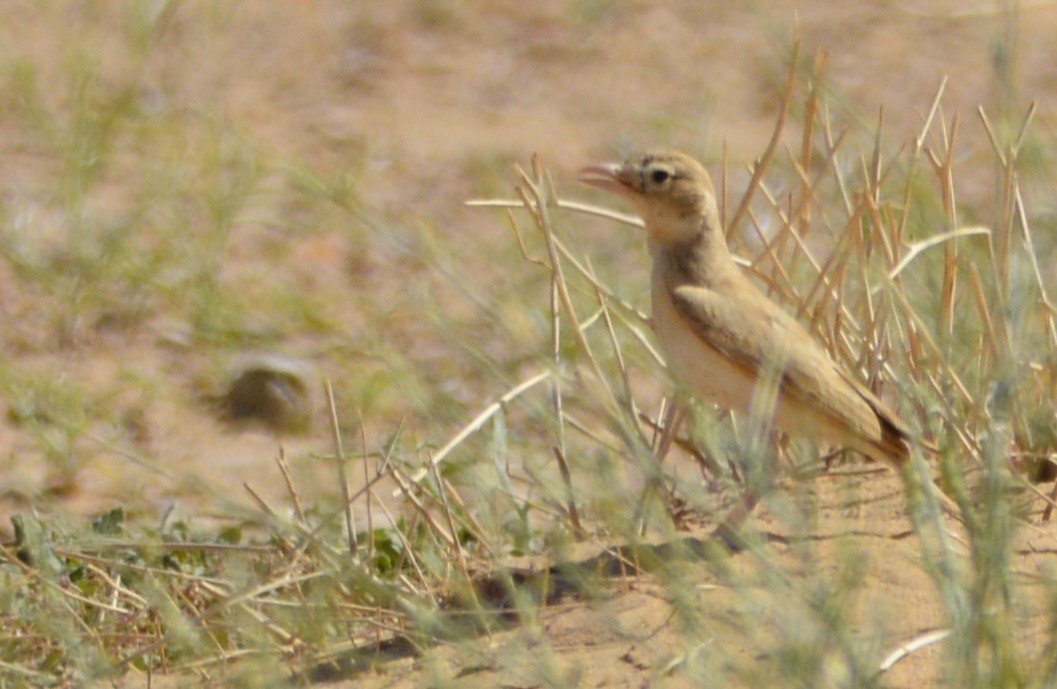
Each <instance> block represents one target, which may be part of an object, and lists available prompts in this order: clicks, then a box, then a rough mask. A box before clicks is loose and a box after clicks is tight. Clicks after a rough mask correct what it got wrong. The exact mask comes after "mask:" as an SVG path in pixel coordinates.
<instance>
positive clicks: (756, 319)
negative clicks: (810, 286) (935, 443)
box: [670, 285, 907, 452]
mask: <svg viewBox="0 0 1057 689" xmlns="http://www.w3.org/2000/svg"><path fill="white" fill-rule="evenodd" d="M670 294H671V299H672V303H673V304H674V305H675V308H676V310H677V311H678V312H679V314H680V315H681V316H683V318H685V319H686V321H687V323H688V324H689V325H690V327H691V328H692V329H693V331H694V332H695V333H696V334H697V336H698V337H700V338H701V339H702V340H703V341H704V343H705V344H707V345H708V346H710V347H712V348H713V349H715V350H717V351H718V352H720V353H721V354H723V355H724V356H725V357H726V358H727V359H729V360H730V361H731V362H732V363H733V364H735V365H737V366H738V367H739V368H742V369H743V370H744V371H745V372H746V373H747V374H748V375H750V376H752V377H756V376H758V375H759V372H760V371H761V370H764V369H765V367H766V366H768V365H781V366H782V378H781V388H782V392H783V394H787V395H791V396H793V397H795V398H798V399H800V400H801V401H803V402H805V403H808V404H810V405H811V406H812V407H813V408H814V409H815V410H816V411H818V412H821V413H822V414H823V415H824V416H826V417H829V418H830V419H832V420H833V421H835V422H837V423H851V424H852V425H853V426H854V427H858V428H869V427H870V426H871V425H872V424H874V423H878V422H880V425H881V429H880V436H881V438H880V439H879V440H880V443H881V445H882V446H884V451H885V452H889V451H894V450H896V449H897V448H896V447H895V445H896V444H898V443H901V441H902V438H905V437H906V436H907V429H906V426H905V425H904V424H903V422H902V421H900V420H899V418H898V417H897V416H896V415H895V414H894V413H892V412H891V411H890V410H889V409H888V408H887V407H886V406H885V405H884V403H883V402H881V400H879V399H878V398H877V397H876V396H875V395H874V394H873V393H871V392H870V391H869V390H867V389H866V388H865V387H864V386H863V385H861V384H860V383H858V382H857V381H855V380H854V378H852V377H851V376H850V375H849V374H848V373H846V372H845V371H843V370H842V369H841V367H840V366H839V365H838V364H837V363H836V362H835V361H833V359H832V358H830V356H829V355H828V354H827V353H826V352H825V350H823V349H822V347H821V346H820V345H819V344H818V343H817V342H816V341H815V340H814V338H812V337H811V335H810V334H809V333H808V332H807V330H806V329H804V327H803V326H802V325H800V323H799V322H797V320H796V319H794V318H793V317H792V316H790V315H789V314H788V313H786V312H785V311H783V310H782V309H781V308H779V307H778V306H777V305H776V304H774V303H773V302H771V301H769V300H767V298H766V297H764V296H763V295H762V294H760V293H759V292H755V291H753V292H751V293H747V294H746V295H745V297H744V298H740V299H732V298H730V297H727V296H725V295H721V294H719V293H717V292H715V291H713V290H711V289H708V288H706V287H699V286H693V285H681V286H678V287H675V288H674V289H670ZM872 442H876V441H872Z"/></svg>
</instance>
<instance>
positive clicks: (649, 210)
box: [580, 151, 719, 242]
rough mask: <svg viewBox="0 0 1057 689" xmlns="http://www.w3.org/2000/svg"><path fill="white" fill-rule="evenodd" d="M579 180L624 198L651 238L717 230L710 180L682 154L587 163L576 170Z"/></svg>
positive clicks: (671, 238)
mask: <svg viewBox="0 0 1057 689" xmlns="http://www.w3.org/2000/svg"><path fill="white" fill-rule="evenodd" d="M580 181H581V182H584V183H585V184H590V185H591V186H593V187H598V188H599V189H605V190H606V191H609V192H613V193H615V194H619V195H620V196H624V197H626V198H627V199H628V200H630V201H631V202H632V203H633V204H634V205H635V209H636V210H637V211H638V212H639V214H640V215H642V219H643V221H645V223H646V230H647V231H648V232H649V233H650V237H651V238H652V239H653V240H655V241H660V242H678V241H686V240H689V239H692V238H694V237H695V236H696V235H698V234H700V233H701V232H706V231H716V230H718V229H719V211H718V210H717V208H716V192H715V189H714V187H713V186H712V180H711V179H709V177H708V173H707V172H706V171H705V168H703V167H701V164H700V163H698V162H697V161H696V160H694V159H693V158H691V157H690V156H688V155H686V154H683V153H679V152H676V151H655V152H650V153H646V154H643V155H639V156H634V157H632V158H629V159H628V160H626V161H624V162H623V163H608V164H602V165H591V166H589V167H586V168H584V169H583V170H581V172H580Z"/></svg>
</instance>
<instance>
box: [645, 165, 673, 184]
mask: <svg viewBox="0 0 1057 689" xmlns="http://www.w3.org/2000/svg"><path fill="white" fill-rule="evenodd" d="M671 176H672V175H671V173H670V172H668V171H667V170H662V169H660V168H658V169H656V170H654V171H653V172H651V173H650V181H651V182H653V183H654V184H664V183H665V182H667V181H668V178H669V177H671Z"/></svg>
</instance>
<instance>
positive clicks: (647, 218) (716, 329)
mask: <svg viewBox="0 0 1057 689" xmlns="http://www.w3.org/2000/svg"><path fill="white" fill-rule="evenodd" d="M579 179H580V181H581V182H583V183H585V184H588V185H591V186H594V187H597V188H600V189H602V190H605V191H607V192H611V193H615V194H616V195H618V196H620V197H622V198H624V199H627V200H628V201H629V202H630V203H631V204H632V205H633V206H634V208H635V210H636V211H637V212H638V213H639V215H641V217H642V220H643V222H644V224H645V228H646V234H647V242H648V247H649V253H650V255H651V257H652V261H653V266H652V272H651V278H650V283H651V284H650V287H651V302H652V316H651V325H652V328H653V330H654V332H655V334H656V336H657V339H658V341H659V343H660V345H661V351H662V352H663V354H664V356H665V360H666V362H667V364H668V368H669V369H670V371H671V374H672V377H673V378H674V380H675V382H676V384H677V386H678V387H681V388H684V389H686V390H688V391H689V392H690V393H691V394H693V395H695V396H696V397H697V398H698V399H699V400H702V401H704V402H709V403H714V404H716V405H718V406H720V407H723V408H725V409H728V410H731V411H734V412H741V413H746V414H750V413H752V411H753V400H754V395H756V394H758V390H759V388H760V381H761V380H769V381H773V382H774V387H775V388H776V394H775V395H774V397H775V403H774V405H773V409H770V410H767V411H768V412H770V413H771V418H770V419H768V421H770V423H771V425H772V427H773V428H774V429H777V430H780V431H783V432H785V433H786V435H790V436H800V437H807V438H810V439H814V440H817V441H822V442H825V443H828V444H830V445H833V446H840V447H845V448H851V449H853V450H856V451H858V452H860V453H862V454H864V455H866V456H867V457H870V458H871V459H873V460H875V461H879V462H883V463H886V464H888V465H890V466H892V467H894V468H896V469H897V470H900V471H902V470H904V469H905V468H906V467H907V465H908V462H909V459H910V449H911V440H912V436H911V432H910V429H909V428H908V426H907V424H906V423H905V422H904V421H903V420H902V419H900V418H899V416H897V415H896V413H895V412H894V411H892V410H891V409H890V408H889V407H888V406H887V405H886V404H885V403H884V402H882V401H881V400H880V399H879V398H878V397H877V396H876V395H875V394H874V393H873V392H871V391H870V390H869V389H868V388H867V387H866V386H865V385H863V384H862V383H861V382H859V381H858V380H857V379H856V378H855V376H853V375H852V374H851V373H850V372H849V371H847V370H846V369H845V368H844V367H842V366H841V365H840V364H838V363H837V362H836V361H835V360H834V359H833V358H832V357H831V356H830V355H829V354H828V353H827V352H826V350H825V349H824V348H823V347H822V346H821V345H820V344H819V343H818V342H817V341H816V340H815V338H814V337H813V336H812V335H811V334H810V333H809V332H808V331H807V329H806V328H804V326H803V325H801V324H800V322H799V321H797V320H796V319H795V318H794V317H793V316H792V315H790V314H789V313H788V312H786V311H785V310H784V309H783V308H782V307H780V306H779V305H778V304H776V303H775V302H774V301H772V300H771V299H770V298H768V297H767V296H766V295H765V294H764V293H763V292H762V291H761V290H760V289H759V288H758V287H757V286H756V285H755V284H754V283H753V282H752V281H751V280H750V279H749V278H748V277H747V276H746V275H745V273H744V272H743V271H742V269H741V267H740V266H739V265H738V264H737V263H736V262H735V260H734V258H733V256H732V255H731V252H730V250H729V249H728V247H727V243H726V236H725V233H724V230H723V227H722V224H721V221H720V216H719V210H718V208H717V204H716V192H715V188H714V187H713V185H712V181H711V179H710V178H709V175H708V172H707V171H706V170H705V168H704V167H703V166H702V165H701V164H700V163H698V162H697V161H696V160H694V159H693V158H691V157H690V156H688V155H686V154H684V153H681V152H678V151H651V152H646V153H644V154H641V155H637V156H633V157H631V158H629V159H628V160H626V161H624V162H622V163H605V164H597V165H590V166H588V167H585V168H583V169H582V170H581V171H580V175H579ZM756 413H757V414H758V413H759V410H757V411H756ZM941 495H942V494H941ZM943 497H944V498H945V497H946V496H943ZM753 504H755V503H753ZM751 509H752V508H751V506H749V510H750V511H751Z"/></svg>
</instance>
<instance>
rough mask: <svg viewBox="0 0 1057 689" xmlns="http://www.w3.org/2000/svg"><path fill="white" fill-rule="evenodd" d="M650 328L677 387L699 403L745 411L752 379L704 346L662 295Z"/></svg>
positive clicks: (735, 365) (718, 353)
mask: <svg viewBox="0 0 1057 689" xmlns="http://www.w3.org/2000/svg"><path fill="white" fill-rule="evenodd" d="M654 294H655V295H656V294H657V292H656V290H655V292H654ZM653 327H654V330H655V331H656V334H657V338H658V339H659V340H660V343H661V349H662V350H663V351H664V356H665V358H666V360H667V363H668V367H669V368H670V369H671V373H672V377H673V378H674V379H675V381H676V383H677V384H679V385H681V386H683V387H685V388H686V389H688V390H689V391H690V392H692V393H694V394H695V395H697V396H698V397H699V398H700V399H701V401H703V402H712V403H714V404H718V405H719V406H721V407H724V408H726V409H730V410H733V411H737V412H745V411H748V409H749V407H750V405H751V402H752V393H753V388H754V387H755V385H756V378H755V376H753V375H750V374H749V373H747V372H746V371H745V370H744V369H743V368H741V367H739V366H738V365H737V364H735V363H734V362H732V361H731V360H730V359H728V358H727V357H726V356H724V355H723V354H722V353H720V352H719V351H718V350H716V349H715V348H713V347H711V346H710V345H708V344H707V343H706V342H705V341H704V340H703V339H702V338H701V337H700V336H699V335H698V334H697V333H696V332H694V331H693V330H692V329H691V327H690V325H689V324H688V323H687V322H686V319H685V318H684V317H683V316H682V315H681V314H680V313H679V312H678V311H677V310H676V308H675V305H674V304H672V302H671V300H670V299H669V298H667V293H666V292H663V291H662V292H661V296H660V298H655V299H654V300H653Z"/></svg>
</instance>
